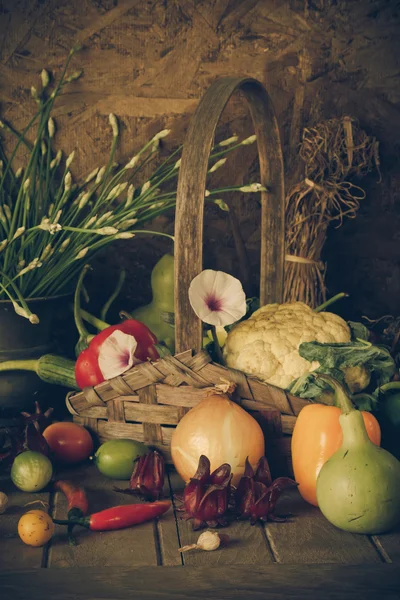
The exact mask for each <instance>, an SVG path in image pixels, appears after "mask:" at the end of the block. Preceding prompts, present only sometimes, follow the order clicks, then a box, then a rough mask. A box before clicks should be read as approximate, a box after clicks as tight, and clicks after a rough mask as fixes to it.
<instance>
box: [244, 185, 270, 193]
mask: <svg viewBox="0 0 400 600" xmlns="http://www.w3.org/2000/svg"><path fill="white" fill-rule="evenodd" d="M239 190H240V191H241V192H245V193H250V192H265V191H266V188H265V187H264V186H262V185H261V183H250V184H249V185H243V186H242V187H240V188H239Z"/></svg>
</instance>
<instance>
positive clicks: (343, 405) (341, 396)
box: [314, 373, 356, 414]
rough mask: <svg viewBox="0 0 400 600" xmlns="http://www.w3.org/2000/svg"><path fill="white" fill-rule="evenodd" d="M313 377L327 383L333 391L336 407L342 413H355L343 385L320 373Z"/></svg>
mask: <svg viewBox="0 0 400 600" xmlns="http://www.w3.org/2000/svg"><path fill="white" fill-rule="evenodd" d="M314 376H315V377H316V378H317V379H322V381H325V383H327V384H328V385H329V387H331V388H332V389H333V391H334V393H335V401H336V406H338V407H339V408H340V409H341V411H342V413H346V414H347V413H350V412H355V410H356V409H355V408H354V406H353V403H352V401H351V400H350V398H349V396H348V395H347V393H346V391H345V389H344V387H343V385H342V384H341V383H339V381H337V380H336V379H334V378H333V377H331V376H330V375H325V374H321V373H315V374H314Z"/></svg>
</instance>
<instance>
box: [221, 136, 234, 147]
mask: <svg viewBox="0 0 400 600" xmlns="http://www.w3.org/2000/svg"><path fill="white" fill-rule="evenodd" d="M238 139H239V138H238V136H237V135H233V136H232V137H230V138H227V139H226V140H222V142H220V143H219V144H218V146H230V145H231V144H234V143H235V142H237V141H238Z"/></svg>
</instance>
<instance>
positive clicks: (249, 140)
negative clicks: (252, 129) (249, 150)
mask: <svg viewBox="0 0 400 600" xmlns="http://www.w3.org/2000/svg"><path fill="white" fill-rule="evenodd" d="M256 139H257V136H256V135H251V136H250V137H248V138H246V139H245V140H243V142H240V144H241V146H250V144H254V142H255V141H256Z"/></svg>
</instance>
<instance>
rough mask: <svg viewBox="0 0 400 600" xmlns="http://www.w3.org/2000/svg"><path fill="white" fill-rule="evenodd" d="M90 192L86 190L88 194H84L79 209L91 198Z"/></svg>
mask: <svg viewBox="0 0 400 600" xmlns="http://www.w3.org/2000/svg"><path fill="white" fill-rule="evenodd" d="M90 194H91V193H90V192H86V194H83V195H82V198H81V199H80V201H79V206H78V208H79V210H81V209H82V208H83V207H84V206H86V204H87V203H88V200H89V198H90Z"/></svg>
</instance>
